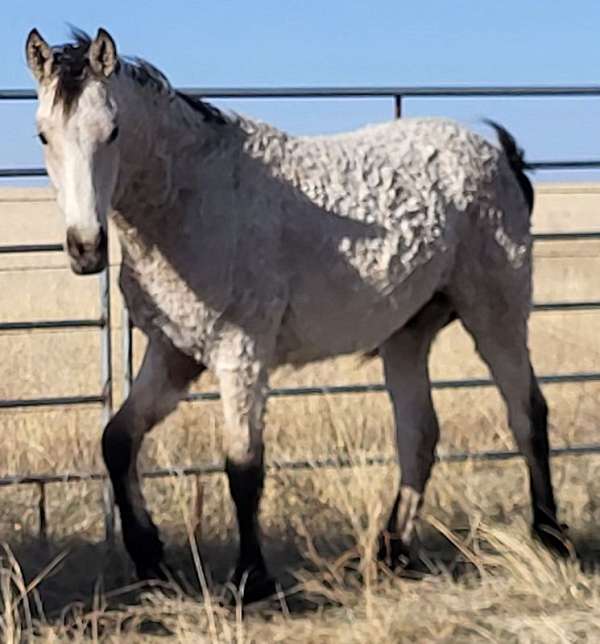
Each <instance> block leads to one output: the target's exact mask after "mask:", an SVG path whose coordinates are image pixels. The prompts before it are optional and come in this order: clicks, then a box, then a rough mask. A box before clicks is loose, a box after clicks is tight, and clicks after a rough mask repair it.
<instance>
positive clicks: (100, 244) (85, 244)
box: [67, 228, 107, 259]
mask: <svg viewBox="0 0 600 644" xmlns="http://www.w3.org/2000/svg"><path fill="white" fill-rule="evenodd" d="M106 247H107V239H106V232H105V231H104V229H103V228H101V229H100V232H99V233H98V235H97V236H96V237H94V239H93V240H91V241H83V240H82V239H81V238H80V237H79V235H78V233H77V232H76V231H75V230H71V229H69V230H68V231H67V251H68V253H69V255H71V257H73V258H75V259H78V258H81V257H84V256H85V255H88V254H90V253H93V254H97V253H100V254H104V253H105V252H106Z"/></svg>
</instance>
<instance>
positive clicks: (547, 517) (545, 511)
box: [524, 382, 556, 524]
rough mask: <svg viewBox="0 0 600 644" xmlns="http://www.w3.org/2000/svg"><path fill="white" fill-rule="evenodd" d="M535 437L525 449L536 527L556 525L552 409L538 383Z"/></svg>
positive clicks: (534, 401) (533, 390) (534, 402)
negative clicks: (550, 424) (552, 523)
mask: <svg viewBox="0 0 600 644" xmlns="http://www.w3.org/2000/svg"><path fill="white" fill-rule="evenodd" d="M530 405H531V437H530V444H529V445H528V446H524V448H525V452H526V453H525V456H526V457H527V459H528V464H529V475H530V486H531V498H532V503H533V521H534V524H538V523H540V524H543V523H548V522H555V523H556V502H555V500H554V492H553V490H552V476H551V473H550V444H549V441H548V407H547V405H546V401H545V400H544V397H543V396H542V393H541V392H540V390H539V389H538V387H537V385H536V384H535V382H533V383H532V388H531V396H530Z"/></svg>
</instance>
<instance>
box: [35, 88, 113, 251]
mask: <svg viewBox="0 0 600 644" xmlns="http://www.w3.org/2000/svg"><path fill="white" fill-rule="evenodd" d="M44 94H45V96H42V95H40V107H39V110H38V129H39V131H40V132H41V133H42V134H43V136H44V138H45V140H46V141H47V143H46V145H45V146H44V150H45V154H46V165H47V168H48V173H49V174H50V177H51V179H52V182H53V184H54V186H55V188H56V190H57V193H58V199H59V204H60V206H61V208H62V210H63V213H64V216H65V223H66V227H67V229H72V230H76V231H77V232H78V234H79V236H80V237H81V240H82V241H84V242H92V241H93V239H94V237H95V236H96V235H98V233H99V229H100V228H101V227H105V226H106V214H107V211H108V209H109V208H110V203H111V198H112V193H113V190H114V187H115V182H116V177H117V172H118V163H119V157H118V145H117V144H116V140H111V139H112V138H113V137H114V138H115V139H116V137H115V128H116V127H117V124H116V108H115V106H114V104H111V102H110V101H109V99H108V97H107V91H106V87H105V86H104V83H102V82H101V81H96V80H91V81H89V82H88V84H87V85H86V86H85V88H84V89H83V92H82V93H81V96H80V97H79V98H78V100H77V103H76V104H75V106H74V107H73V111H72V112H71V113H70V114H69V115H68V116H65V114H64V113H63V108H62V106H61V105H56V106H54V105H53V102H54V98H53V94H54V92H53V91H52V90H51V88H50V90H47V91H45V92H44Z"/></svg>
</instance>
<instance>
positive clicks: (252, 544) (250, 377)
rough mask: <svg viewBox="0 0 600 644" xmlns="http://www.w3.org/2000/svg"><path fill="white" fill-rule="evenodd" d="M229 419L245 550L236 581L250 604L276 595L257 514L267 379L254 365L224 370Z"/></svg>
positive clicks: (229, 467)
mask: <svg viewBox="0 0 600 644" xmlns="http://www.w3.org/2000/svg"><path fill="white" fill-rule="evenodd" d="M218 377H219V383H220V388H221V397H222V399H223V410H224V416H225V437H224V447H225V457H226V461H225V470H226V472H227V478H228V480H229V489H230V492H231V496H232V498H233V501H234V503H235V509H236V515H237V522H238V528H239V536H240V550H239V557H238V561H237V565H236V568H235V572H234V575H233V579H232V582H233V584H234V585H235V587H236V588H237V589H238V590H239V591H240V592H241V593H243V601H244V602H246V603H248V602H252V601H255V600H258V599H261V598H263V597H266V596H268V595H271V594H272V593H273V592H274V589H275V588H274V583H273V581H272V579H271V578H270V577H269V574H268V572H267V566H266V564H265V560H264V557H263V553H262V548H261V543H260V528H259V523H258V510H259V504H260V498H261V495H262V490H263V482H264V476H265V475H264V461H263V456H264V444H263V436H262V435H263V416H264V408H265V398H266V384H267V382H266V381H267V374H266V370H265V369H264V367H263V365H261V364H259V363H257V362H253V363H252V364H251V365H243V366H241V367H240V368H238V369H219V370H218Z"/></svg>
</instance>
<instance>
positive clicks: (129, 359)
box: [121, 300, 133, 400]
mask: <svg viewBox="0 0 600 644" xmlns="http://www.w3.org/2000/svg"><path fill="white" fill-rule="evenodd" d="M122 326H123V329H122V331H121V333H122V338H123V345H122V351H123V400H125V398H127V396H129V392H130V391H131V384H132V382H133V338H132V330H131V320H130V319H129V311H128V310H127V305H126V304H125V301H124V300H123V317H122Z"/></svg>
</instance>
